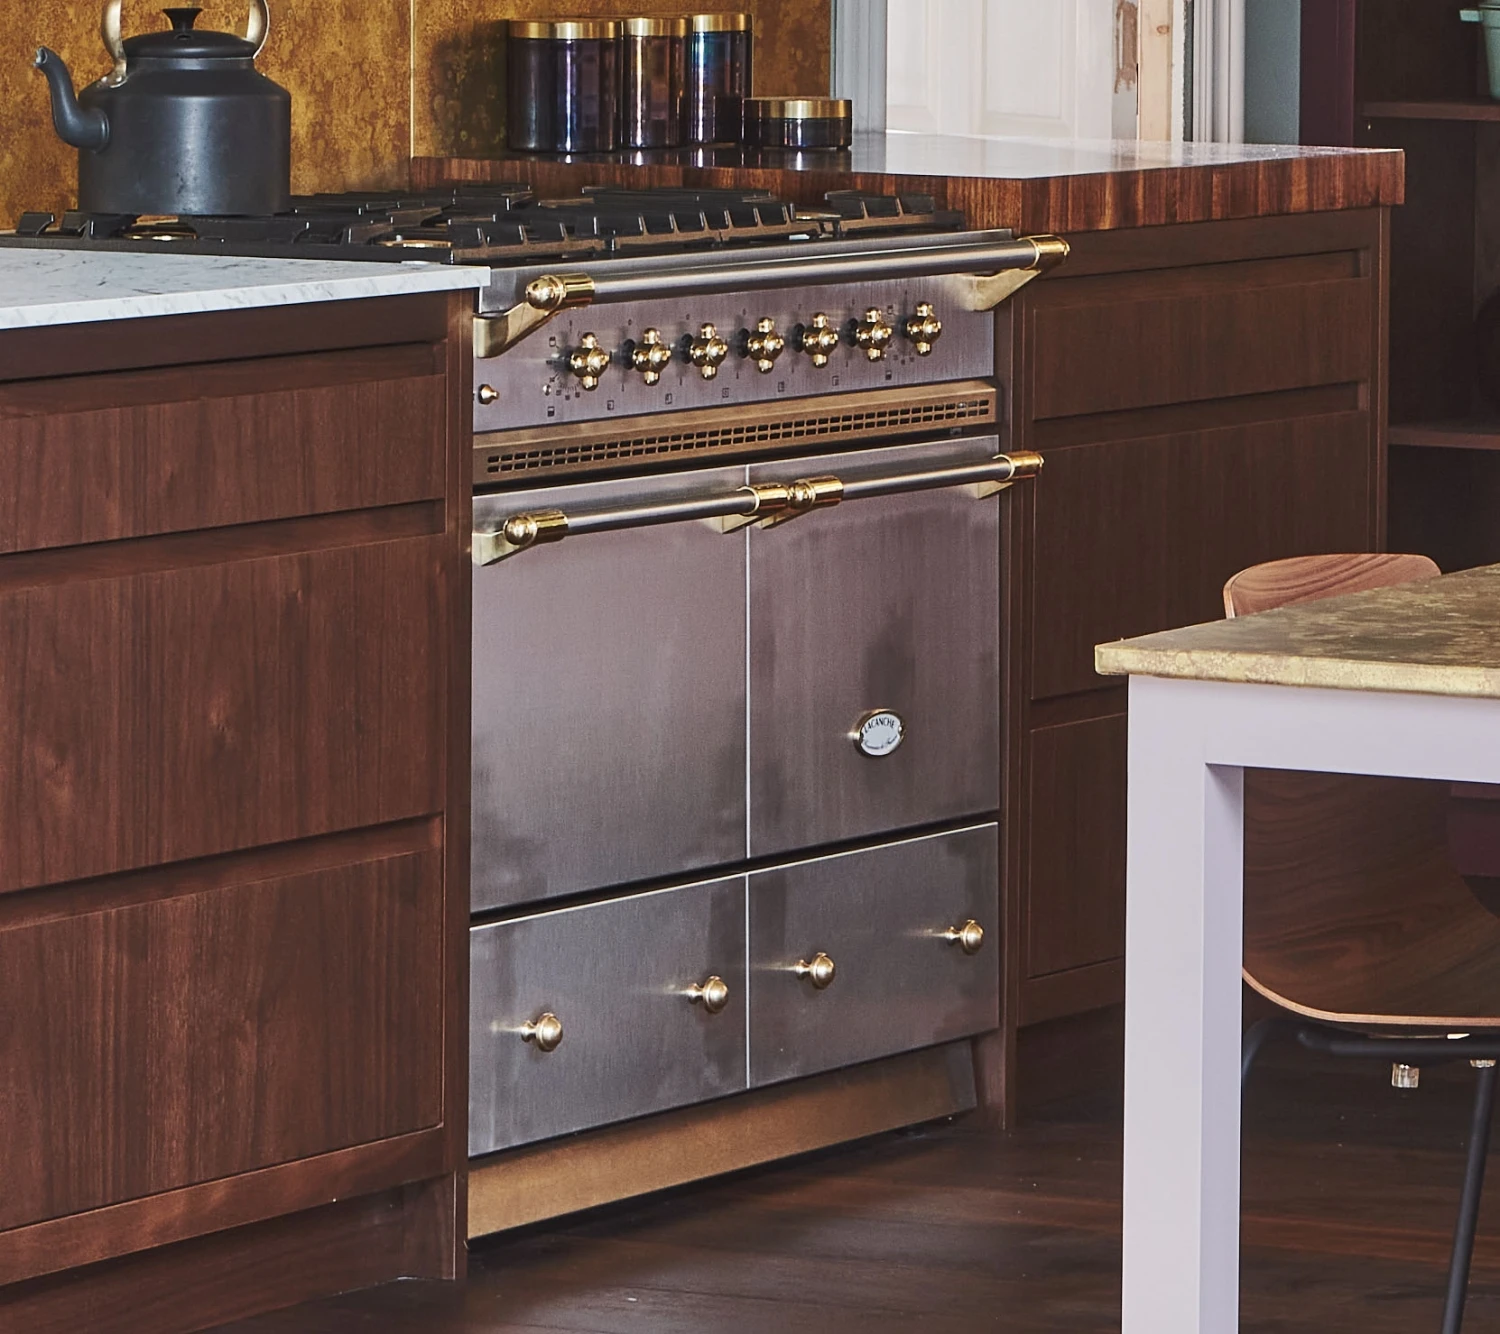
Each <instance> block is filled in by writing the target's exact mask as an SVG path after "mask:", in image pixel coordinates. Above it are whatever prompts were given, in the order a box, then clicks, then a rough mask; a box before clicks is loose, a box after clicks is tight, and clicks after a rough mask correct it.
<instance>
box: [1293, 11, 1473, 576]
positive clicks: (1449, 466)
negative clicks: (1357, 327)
mask: <svg viewBox="0 0 1500 1334" xmlns="http://www.w3.org/2000/svg"><path fill="white" fill-rule="evenodd" d="M1302 88H1303V96H1302V137H1303V142H1305V143H1336V144H1338V143H1343V144H1349V145H1355V146H1360V147H1383V148H1400V149H1403V150H1404V151H1405V154H1406V203H1405V205H1404V206H1403V207H1401V208H1398V209H1395V210H1394V211H1393V213H1392V217H1391V228H1390V247H1391V262H1390V307H1389V347H1390V377H1389V389H1388V393H1389V421H1390V423H1391V426H1390V429H1389V436H1388V440H1389V446H1390V448H1389V457H1388V474H1387V475H1388V496H1389V502H1388V511H1387V517H1388V523H1387V533H1386V540H1387V543H1388V545H1389V547H1390V549H1391V550H1403V551H1417V552H1422V553H1424V554H1426V555H1429V556H1431V557H1432V558H1433V559H1434V560H1436V561H1437V562H1438V564H1439V565H1441V566H1442V567H1443V568H1444V569H1445V570H1452V569H1463V568H1466V567H1468V566H1472V565H1483V564H1491V563H1495V562H1500V411H1497V405H1495V404H1492V403H1490V402H1488V401H1487V400H1486V398H1485V396H1484V395H1483V394H1481V392H1480V390H1479V388H1478V379H1479V377H1478V375H1477V371H1478V370H1479V355H1480V354H1479V350H1478V349H1479V346H1480V340H1479V338H1478V337H1477V336H1476V331H1475V317H1476V314H1477V312H1478V311H1479V309H1480V307H1481V306H1482V305H1483V304H1484V302H1485V301H1486V300H1488V299H1489V298H1490V297H1491V296H1492V295H1494V294H1495V293H1496V292H1497V291H1500V101H1495V100H1494V99H1492V98H1491V97H1490V96H1489V83H1488V78H1487V74H1486V70H1485V65H1484V47H1483V39H1482V36H1481V31H1480V29H1479V28H1478V27H1477V26H1476V25H1473V24H1467V23H1464V22H1463V21H1462V20H1461V19H1460V17H1459V6H1458V5H1457V4H1455V3H1452V2H1451V0H1303V7H1302ZM1486 378H1487V379H1491V380H1493V379H1494V373H1493V370H1492V372H1491V374H1490V375H1489V376H1487V377H1486Z"/></svg>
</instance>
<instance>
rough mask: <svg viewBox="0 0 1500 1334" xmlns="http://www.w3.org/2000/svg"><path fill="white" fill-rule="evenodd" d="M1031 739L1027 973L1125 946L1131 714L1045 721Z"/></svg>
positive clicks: (1059, 968)
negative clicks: (1128, 721)
mask: <svg viewBox="0 0 1500 1334" xmlns="http://www.w3.org/2000/svg"><path fill="white" fill-rule="evenodd" d="M1122 702H1123V699H1122ZM1030 745H1031V755H1030V762H1029V766H1028V767H1029V774H1030V777H1029V791H1028V793H1027V796H1028V799H1029V800H1030V802H1031V839H1030V842H1029V845H1028V851H1027V859H1028V862H1029V865H1030V874H1029V875H1028V876H1027V877H1026V904H1025V907H1024V909H1023V911H1022V919H1023V921H1024V922H1025V923H1026V965H1025V966H1026V976H1027V977H1044V976H1046V975H1048V974H1050V973H1058V972H1063V971H1065V970H1066V969H1069V968H1082V967H1085V966H1087V965H1088V964H1092V963H1102V962H1104V961H1105V960H1108V959H1117V958H1119V957H1120V956H1121V955H1123V954H1124V953H1125V716H1124V715H1123V714H1116V715H1114V716H1112V717H1108V718H1090V719H1088V720H1086V721H1083V722H1075V723H1065V724H1062V725H1059V726H1056V727H1042V728H1038V729H1037V730H1036V731H1034V732H1032V734H1031V738H1030Z"/></svg>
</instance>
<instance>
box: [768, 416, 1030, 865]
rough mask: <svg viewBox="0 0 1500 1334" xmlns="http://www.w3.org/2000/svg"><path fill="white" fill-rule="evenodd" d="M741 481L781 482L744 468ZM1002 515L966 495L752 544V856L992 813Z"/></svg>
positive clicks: (866, 512)
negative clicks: (747, 472)
mask: <svg viewBox="0 0 1500 1334" xmlns="http://www.w3.org/2000/svg"><path fill="white" fill-rule="evenodd" d="M998 449H999V442H998V440H997V439H996V438H995V437H994V436H980V437H973V438H969V439H961V440H948V441H943V442H940V443H933V444H923V445H906V446H898V447H895V448H888V449H877V450H867V451H863V452H860V453H856V454H834V455H825V456H822V457H819V458H813V459H799V460H797V462H796V464H795V469H796V475H797V476H798V477H813V476H816V475H819V474H826V475H832V476H836V477H838V478H839V479H840V480H842V481H845V482H849V481H854V480H857V479H859V478H861V477H870V476H885V475H890V474H900V473H907V472H920V471H927V470H931V469H934V468H942V467H944V466H951V465H963V464H978V463H984V462H986V461H987V460H989V459H990V458H991V457H992V456H993V455H994V454H995V453H996V452H997V451H998ZM750 472H751V480H752V481H753V482H755V481H769V480H772V479H775V478H785V477H786V475H787V464H785V463H781V464H765V465H757V466H756V467H754V468H752V469H751V470H750ZM999 525H1000V510H999V505H998V504H997V502H996V500H995V499H994V498H993V496H989V497H986V498H980V493H979V492H978V490H977V489H976V488H975V487H973V486H966V485H961V486H946V487H943V488H942V489H938V490H914V491H908V492H904V493H901V494H895V495H886V496H880V497H876V498H869V499H861V500H858V501H851V500H845V501H844V502H843V503H842V504H839V505H835V506H832V507H830V508H828V509H826V510H824V509H818V510H814V511H813V512H812V513H810V514H807V515H804V516H803V517H801V518H798V519H796V520H794V521H791V522H788V523H784V524H778V525H775V526H773V527H766V528H754V529H752V530H751V533H750V544H749V546H750V555H749V562H750V725H749V732H750V760H751V764H750V852H751V855H752V856H754V857H763V856H769V855H771V854H775V853H781V852H785V851H788V850H791V849H794V848H809V847H817V846H820V845H823V844H827V843H833V842H837V841H840V840H844V839H853V838H861V837H865V836H867V835H871V834H876V833H882V832H885V831H889V830H896V829H906V828H913V827H917V826H921V825H926V824H932V823H936V822H939V821H945V820H952V819H957V818H961V817H967V816H973V815H980V814H987V813H990V812H993V811H995V810H997V809H998V807H999V804H1000V799H999V786H1000V718H999V711H1000V665H999V664H1000V642H999V641H1000V613H999V608H1000V593H999V578H1000V568H999V565H1000V527H999Z"/></svg>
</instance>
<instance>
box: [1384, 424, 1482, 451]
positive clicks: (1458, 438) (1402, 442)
mask: <svg viewBox="0 0 1500 1334" xmlns="http://www.w3.org/2000/svg"><path fill="white" fill-rule="evenodd" d="M1390 443H1391V444H1392V445H1397V446H1400V447H1401V448H1403V449H1486V450H1497V449H1500V420H1483V419H1476V420H1473V421H1444V422H1392V423H1391V428H1390Z"/></svg>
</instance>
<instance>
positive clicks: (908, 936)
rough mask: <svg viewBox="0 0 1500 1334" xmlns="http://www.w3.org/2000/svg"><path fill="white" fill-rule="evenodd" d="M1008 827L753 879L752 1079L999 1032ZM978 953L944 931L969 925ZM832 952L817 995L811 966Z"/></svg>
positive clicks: (771, 1079) (763, 1080)
mask: <svg viewBox="0 0 1500 1334" xmlns="http://www.w3.org/2000/svg"><path fill="white" fill-rule="evenodd" d="M998 829H999V827H998V826H997V825H993V824H990V825H982V826H977V827H975V828H971V829H963V830H959V831H958V832H956V833H952V834H939V835H934V836H932V837H928V838H918V839H909V840H907V841H905V842H902V843H894V844H887V845H885V846H884V847H879V848H872V849H870V850H868V851H865V852H850V853H843V854H841V855H838V856H833V857H820V858H817V859H816V860H813V861H808V862H799V863H796V864H795V865H792V866H783V867H775V868H773V869H771V870H767V871H758V872H755V873H754V874H752V875H751V877H750V988H751V993H750V1082H751V1084H752V1085H761V1084H772V1083H775V1082H776V1081H778V1080H782V1079H791V1078H794V1077H795V1076H798V1075H810V1074H815V1073H816V1072H818V1071H820V1070H829V1069H832V1068H833V1067H835V1066H841V1065H850V1064H853V1063H854V1062H856V1061H868V1060H873V1059H874V1058H876V1057H878V1056H889V1055H891V1054H893V1053H895V1052H900V1051H908V1050H911V1049H913V1048H916V1047H925V1046H928V1045H930V1044H932V1043H936V1042H947V1041H949V1040H950V1039H952V1038H960V1037H965V1036H967V1035H969V1034H972V1033H980V1032H983V1031H985V1030H986V1029H990V1028H994V1027H995V1025H996V1024H998V1023H999V1021H1000V1009H999V1007H1000V939H999V935H1000V933H999V922H998V918H997V914H998V912H999V873H998V870H997V867H998V860H997V857H998V845H999V844H998ZM970 919H973V920H975V921H977V922H978V923H979V924H980V925H981V926H982V927H983V929H984V931H985V936H984V939H983V942H982V943H981V944H980V947H979V949H978V951H977V952H976V953H973V954H969V953H966V952H965V951H964V949H963V947H962V946H961V945H960V944H958V943H956V942H955V941H953V940H950V939H947V938H945V935H944V933H945V932H947V931H949V930H951V929H952V928H956V927H959V926H961V925H962V924H963V923H965V922H967V921H968V920H970ZM819 953H822V954H826V955H827V956H828V957H829V958H831V959H832V960H833V964H834V970H835V971H834V976H833V980H832V982H830V983H828V985H827V986H825V987H823V988H822V989H819V988H818V987H817V986H815V985H814V983H813V981H812V980H811V979H810V978H807V977H804V976H799V973H798V966H799V964H809V963H812V962H814V960H815V956H816V955H818V954H819Z"/></svg>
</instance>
